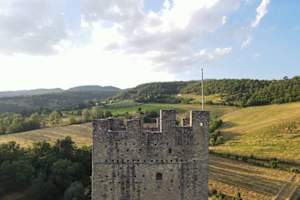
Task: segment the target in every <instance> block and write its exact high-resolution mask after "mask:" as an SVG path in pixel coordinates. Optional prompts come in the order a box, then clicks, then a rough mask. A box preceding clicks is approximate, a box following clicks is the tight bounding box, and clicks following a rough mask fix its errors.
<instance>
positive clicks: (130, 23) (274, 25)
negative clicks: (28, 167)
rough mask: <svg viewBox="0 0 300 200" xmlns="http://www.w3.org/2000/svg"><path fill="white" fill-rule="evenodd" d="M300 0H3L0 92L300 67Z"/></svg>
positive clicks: (250, 74)
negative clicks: (203, 71)
mask: <svg viewBox="0 0 300 200" xmlns="http://www.w3.org/2000/svg"><path fill="white" fill-rule="evenodd" d="M299 7H300V2H299V1H297V0H286V1H280V0H276V1H275V0H226V1H223V0H194V1H193V0H191V1H186V0H111V1H107V0H89V1H85V0H43V1H42V0H41V1H36V0H28V1H26V3H24V2H23V1H22V0H10V1H7V0H0V36H1V37H0V68H1V72H2V74H1V75H2V78H1V80H0V91H3V90H18V89H33V88H54V87H61V88H69V87H73V86H76V85H90V84H97V85H115V86H118V87H121V88H128V87H133V86H136V85H138V84H141V83H145V82H152V81H173V80H196V79H199V78H200V69H201V67H202V66H204V68H205V77H206V78H218V79H221V78H251V79H281V78H282V77H284V76H289V77H293V76H296V75H300V64H299V63H300V37H299V35H300V12H299Z"/></svg>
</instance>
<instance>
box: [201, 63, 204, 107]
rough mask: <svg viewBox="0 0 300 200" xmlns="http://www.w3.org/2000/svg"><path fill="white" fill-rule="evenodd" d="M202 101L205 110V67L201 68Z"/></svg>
mask: <svg viewBox="0 0 300 200" xmlns="http://www.w3.org/2000/svg"><path fill="white" fill-rule="evenodd" d="M201 93H202V94H201V95H202V97H201V102H202V110H204V78H203V68H201Z"/></svg>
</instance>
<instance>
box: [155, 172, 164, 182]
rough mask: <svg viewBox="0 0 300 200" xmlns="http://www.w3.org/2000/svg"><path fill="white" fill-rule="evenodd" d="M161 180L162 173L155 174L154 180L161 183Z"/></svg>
mask: <svg viewBox="0 0 300 200" xmlns="http://www.w3.org/2000/svg"><path fill="white" fill-rule="evenodd" d="M162 179H163V175H162V173H156V180H157V181H161V180H162Z"/></svg>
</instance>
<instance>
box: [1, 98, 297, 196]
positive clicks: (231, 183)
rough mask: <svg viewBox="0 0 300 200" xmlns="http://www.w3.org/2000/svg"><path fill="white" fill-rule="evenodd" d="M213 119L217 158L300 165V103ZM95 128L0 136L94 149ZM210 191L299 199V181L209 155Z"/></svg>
mask: <svg viewBox="0 0 300 200" xmlns="http://www.w3.org/2000/svg"><path fill="white" fill-rule="evenodd" d="M198 107H199V105H196V104H195V105H193V104H138V103H133V102H131V101H128V102H122V103H121V104H112V105H110V106H108V107H106V108H103V109H107V110H110V111H111V112H112V113H114V114H116V113H124V112H129V113H134V112H136V110H137V109H138V108H141V109H142V110H145V111H146V110H156V111H157V110H159V109H161V108H163V109H167V108H175V109H177V110H178V112H179V113H180V114H183V113H185V112H186V111H188V110H190V109H196V108H198ZM207 109H208V110H210V111H211V113H212V115H218V116H220V117H221V118H222V119H223V120H224V122H225V125H224V126H223V127H222V128H221V132H222V135H224V136H225V139H226V140H225V144H222V145H218V146H215V147H210V148H211V150H214V151H215V152H217V153H222V154H238V155H248V156H250V155H254V156H256V157H261V158H273V157H277V158H279V159H280V160H287V161H293V162H298V161H299V160H300V157H299V155H300V150H299V148H300V147H299V146H300V140H299V138H300V137H299V121H300V112H299V110H300V103H292V104H283V105H270V106H261V107H250V108H242V109H238V108H235V107H227V106H208V107H207ZM91 132H92V127H91V124H90V123H85V124H79V125H71V126H62V127H56V128H47V129H40V130H34V131H29V132H22V133H17V134H9V135H2V136H0V143H5V142H8V141H16V142H17V143H19V144H21V146H30V145H31V144H32V143H33V142H37V141H43V140H46V141H48V142H50V143H54V142H55V141H56V140H57V139H62V138H64V137H66V136H71V137H72V139H73V140H74V141H75V142H76V144H77V145H78V146H83V145H90V144H91ZM209 169H210V170H209V178H210V180H209V188H210V190H214V189H215V190H217V191H219V192H221V193H223V194H225V195H226V196H233V195H234V194H235V193H237V192H240V193H241V194H242V197H243V199H251V200H252V199H262V200H265V199H266V200H267V199H273V198H274V199H286V198H290V199H297V198H296V196H297V195H298V194H300V191H299V176H298V175H294V174H293V173H290V172H287V171H282V170H278V169H271V168H265V167H259V166H255V165H251V164H249V163H245V162H242V161H237V160H233V159H229V158H221V157H218V156H215V155H210V160H209Z"/></svg>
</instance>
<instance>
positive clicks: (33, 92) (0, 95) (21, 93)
mask: <svg viewBox="0 0 300 200" xmlns="http://www.w3.org/2000/svg"><path fill="white" fill-rule="evenodd" d="M63 91H64V90H62V89H60V88H54V89H35V90H18V91H5V92H0V98H3V97H16V96H33V95H41V94H51V93H59V92H63Z"/></svg>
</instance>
